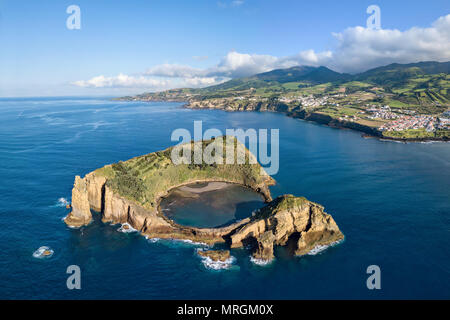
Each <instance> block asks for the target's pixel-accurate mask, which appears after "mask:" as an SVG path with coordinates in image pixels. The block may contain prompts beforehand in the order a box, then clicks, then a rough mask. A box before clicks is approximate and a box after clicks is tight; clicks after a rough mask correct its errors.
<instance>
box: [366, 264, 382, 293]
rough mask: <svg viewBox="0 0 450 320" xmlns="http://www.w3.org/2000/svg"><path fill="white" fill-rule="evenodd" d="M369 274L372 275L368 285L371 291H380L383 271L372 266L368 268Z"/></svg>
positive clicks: (368, 279)
mask: <svg viewBox="0 0 450 320" xmlns="http://www.w3.org/2000/svg"><path fill="white" fill-rule="evenodd" d="M366 272H367V274H371V276H370V277H369V278H367V281H366V285H367V289H369V290H374V289H377V290H380V289H381V269H380V267H379V266H377V265H371V266H368V267H367V271H366Z"/></svg>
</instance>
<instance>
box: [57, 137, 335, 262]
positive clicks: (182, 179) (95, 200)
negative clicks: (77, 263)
mask: <svg viewBox="0 0 450 320" xmlns="http://www.w3.org/2000/svg"><path fill="white" fill-rule="evenodd" d="M210 143H211V141H210ZM207 144H208V143H207ZM235 146H237V144H235ZM244 148H245V147H244ZM245 150H246V152H247V153H248V150H247V149H245ZM170 151H171V148H169V149H167V150H165V151H163V152H160V153H153V154H149V155H145V156H142V157H137V158H133V159H130V160H128V161H125V162H121V163H119V164H115V165H108V166H105V167H103V168H100V169H97V170H95V171H93V172H91V173H89V174H87V175H86V176H85V177H84V178H81V177H79V176H76V177H75V183H74V187H73V190H72V212H71V213H70V214H69V215H68V216H67V217H66V218H65V220H64V221H65V222H66V224H67V225H69V226H72V227H80V226H83V225H87V224H89V223H90V222H91V220H92V214H91V210H94V211H97V212H100V213H101V216H102V221H103V222H105V223H112V224H117V223H122V224H124V223H128V224H129V225H130V226H131V227H133V228H134V229H136V230H138V231H139V232H140V233H141V234H142V235H144V236H147V237H149V238H165V239H181V240H191V241H194V242H203V243H207V244H210V245H213V244H215V243H219V242H226V243H227V244H228V245H229V246H230V247H232V248H236V247H240V246H243V245H245V246H247V244H249V245H251V248H252V250H253V256H254V257H255V258H258V259H263V260H271V259H272V258H273V247H274V245H281V246H285V245H287V244H288V243H292V242H295V254H298V255H303V254H305V253H307V252H309V251H310V250H311V249H313V248H314V247H316V246H318V245H329V244H332V243H334V242H336V241H339V240H341V239H343V234H342V233H341V232H340V230H339V228H338V227H337V225H336V223H335V222H334V220H333V218H332V217H331V216H330V215H328V214H326V213H325V212H324V211H323V207H322V206H320V205H318V204H315V203H313V202H310V201H308V200H306V199H305V198H299V197H294V196H292V195H285V196H281V197H279V198H277V199H275V200H273V201H272V199H271V196H270V191H269V188H268V187H269V186H270V185H271V184H274V180H273V179H272V178H271V177H270V176H268V175H267V174H266V173H265V172H264V170H261V169H262V168H261V167H260V165H259V164H257V163H256V164H250V163H244V164H242V165H225V164H222V165H220V164H219V165H211V166H209V165H208V166H203V165H200V166H192V165H185V164H180V165H177V166H175V165H173V164H172V163H170V162H168V161H167V160H168V159H167V155H168V154H169V153H170ZM200 181H202V182H205V181H223V182H230V183H237V184H240V185H244V186H246V187H249V188H251V189H253V190H255V191H257V192H260V193H261V194H263V195H264V197H265V199H266V201H267V202H268V204H267V206H265V207H264V208H262V209H260V210H259V211H258V212H257V213H256V214H254V215H253V216H252V217H250V218H246V219H243V220H240V221H237V222H235V223H233V224H231V225H228V226H225V227H221V228H195V227H188V226H182V225H179V224H176V223H175V222H174V221H172V220H170V219H169V218H168V217H166V216H165V215H164V214H162V212H161V210H160V208H159V203H160V200H161V198H162V197H164V196H166V195H167V194H168V192H169V191H170V190H171V189H173V188H175V187H178V186H181V185H185V184H190V183H194V182H200Z"/></svg>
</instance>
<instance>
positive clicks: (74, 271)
mask: <svg viewBox="0 0 450 320" xmlns="http://www.w3.org/2000/svg"><path fill="white" fill-rule="evenodd" d="M66 273H68V274H70V276H69V277H68V278H67V281H66V285H67V289H69V290H73V289H78V290H80V289H81V269H80V267H79V266H77V265H75V264H73V265H70V266H68V267H67V270H66Z"/></svg>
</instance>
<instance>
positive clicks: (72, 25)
mask: <svg viewBox="0 0 450 320" xmlns="http://www.w3.org/2000/svg"><path fill="white" fill-rule="evenodd" d="M66 13H67V14H70V16H69V17H67V20H66V27H67V29H69V30H75V29H77V30H79V29H81V9H80V7H79V6H77V5H74V4H73V5H70V6H68V7H67V10H66Z"/></svg>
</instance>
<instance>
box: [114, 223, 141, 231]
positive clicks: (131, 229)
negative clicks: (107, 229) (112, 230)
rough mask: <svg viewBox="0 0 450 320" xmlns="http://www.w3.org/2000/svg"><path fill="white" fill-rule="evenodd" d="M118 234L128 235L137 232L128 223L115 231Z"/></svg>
mask: <svg viewBox="0 0 450 320" xmlns="http://www.w3.org/2000/svg"><path fill="white" fill-rule="evenodd" d="M117 231H119V232H123V233H130V232H137V230H136V229H135V228H133V227H132V226H131V225H130V224H129V223H128V222H125V223H122V225H121V226H120V228H119V229H117Z"/></svg>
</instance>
